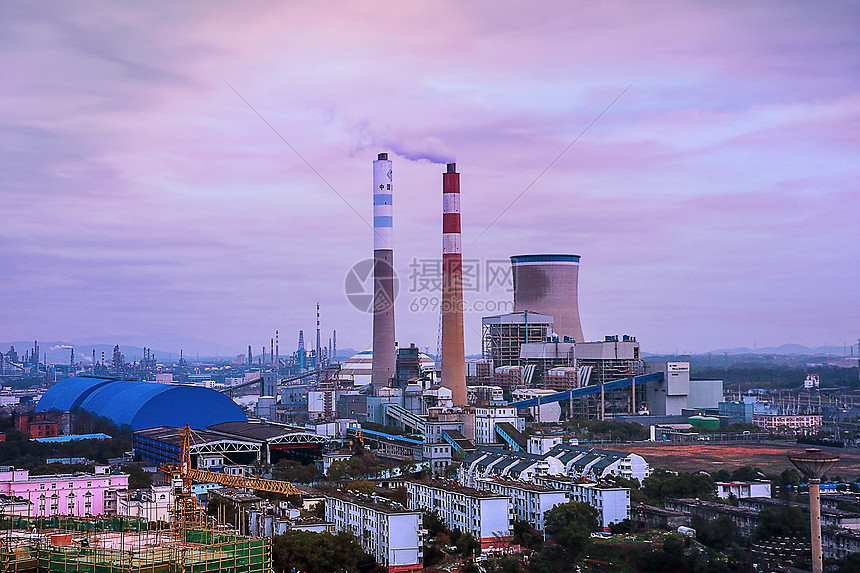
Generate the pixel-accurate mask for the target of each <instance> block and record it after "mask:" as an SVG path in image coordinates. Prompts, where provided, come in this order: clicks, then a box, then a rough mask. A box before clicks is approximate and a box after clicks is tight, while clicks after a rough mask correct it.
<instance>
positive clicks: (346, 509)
mask: <svg viewBox="0 0 860 573" xmlns="http://www.w3.org/2000/svg"><path fill="white" fill-rule="evenodd" d="M325 517H326V521H328V522H329V523H332V524H334V528H335V530H336V531H346V532H348V533H351V534H352V535H353V536H355V538H356V539H357V540H358V542H359V544H360V545H361V546H362V547H363V548H364V550H365V551H367V552H368V553H370V554H371V555H373V556H374V557H375V558H376V562H377V563H378V564H379V565H380V566H382V567H384V568H386V570H387V571H388V572H389V573H418V572H419V571H421V570H422V568H423V557H424V555H423V550H422V545H423V541H424V539H423V533H422V531H423V529H422V515H421V512H420V511H412V510H407V509H405V508H403V507H402V506H400V507H398V506H397V505H396V504H390V503H386V502H385V501H384V499H383V498H379V497H377V496H367V495H362V496H352V495H346V494H326V498H325Z"/></svg>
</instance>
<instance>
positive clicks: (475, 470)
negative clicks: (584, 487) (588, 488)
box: [458, 444, 651, 487]
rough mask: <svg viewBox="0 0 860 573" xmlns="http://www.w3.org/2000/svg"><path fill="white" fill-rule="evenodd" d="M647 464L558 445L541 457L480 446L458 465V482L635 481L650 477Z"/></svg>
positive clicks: (615, 454)
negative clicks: (543, 479)
mask: <svg viewBox="0 0 860 573" xmlns="http://www.w3.org/2000/svg"><path fill="white" fill-rule="evenodd" d="M650 473H651V470H650V467H649V466H648V462H646V461H645V459H644V458H643V457H642V456H640V455H637V454H633V453H629V452H615V451H611V450H599V449H595V448H589V447H585V446H572V445H567V444H558V445H556V446H554V447H553V448H552V449H551V450H549V451H548V452H546V453H543V454H528V453H525V452H514V451H510V450H505V449H502V448H499V447H492V446H482V447H480V448H478V449H477V450H476V451H475V452H473V453H472V454H470V455H469V456H468V457H467V458H466V459H465V460H463V464H462V465H461V466H460V470H459V473H458V477H459V480H460V483H462V484H463V485H466V486H469V487H478V486H477V485H475V480H477V479H480V478H487V477H491V476H500V477H509V478H512V479H519V480H524V481H531V480H532V479H534V477H535V476H545V475H559V476H567V477H570V478H575V479H581V478H585V479H587V480H588V481H594V482H601V481H604V480H606V479H607V478H608V477H610V476H621V477H624V478H628V479H629V478H636V479H638V480H639V481H640V482H641V481H642V480H643V479H645V478H646V477H648V475H650Z"/></svg>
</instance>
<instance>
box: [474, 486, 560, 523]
mask: <svg viewBox="0 0 860 573" xmlns="http://www.w3.org/2000/svg"><path fill="white" fill-rule="evenodd" d="M477 487H478V489H485V490H487V491H491V492H493V493H497V494H501V495H504V496H507V497H509V498H510V499H511V507H512V509H513V517H514V519H518V520H523V521H528V522H529V523H530V524H531V525H532V527H534V528H535V529H537V530H538V531H543V529H544V526H545V520H546V512H547V511H549V510H550V509H552V508H553V507H555V506H556V505H558V504H560V503H566V502H567V494H566V493H565V492H563V491H561V490H556V489H550V488H548V487H542V486H539V485H535V484H533V483H528V482H524V481H515V480H504V479H500V478H496V477H494V478H482V479H479V480H477Z"/></svg>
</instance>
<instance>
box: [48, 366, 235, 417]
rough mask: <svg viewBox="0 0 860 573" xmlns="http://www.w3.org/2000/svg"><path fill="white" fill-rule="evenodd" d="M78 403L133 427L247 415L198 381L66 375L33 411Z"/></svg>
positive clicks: (75, 405) (60, 408)
mask: <svg viewBox="0 0 860 573" xmlns="http://www.w3.org/2000/svg"><path fill="white" fill-rule="evenodd" d="M76 407H80V408H82V409H84V410H86V411H88V412H92V413H93V414H96V415H98V416H104V417H105V418H108V419H110V420H111V421H113V422H114V423H115V424H116V425H117V426H122V425H125V424H127V425H129V426H131V428H132V430H143V429H147V428H154V427H156V426H173V427H177V426H184V425H185V424H188V425H189V426H190V427H192V428H195V429H204V428H206V427H207V426H211V425H215V424H220V423H222V422H236V421H242V422H244V421H246V420H247V417H246V416H245V413H244V412H243V411H242V408H240V407H239V406H238V405H237V404H236V403H235V402H233V400H231V399H230V398H228V397H227V396H225V395H224V394H221V393H220V392H216V391H215V390H211V389H209V388H203V387H202V386H181V385H173V384H157V383H154V382H141V381H135V380H114V379H108V378H84V377H76V378H68V379H66V380H63V381H61V382H58V383H57V384H55V385H54V386H53V387H51V388H50V389H49V390H48V391H47V392H45V395H44V396H43V397H42V399H41V400H39V404H38V405H37V407H36V411H37V412H44V411H47V410H61V411H64V412H67V411H70V410H72V409H74V408H76Z"/></svg>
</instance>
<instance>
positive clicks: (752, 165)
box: [0, 1, 860, 355]
mask: <svg viewBox="0 0 860 573" xmlns="http://www.w3.org/2000/svg"><path fill="white" fill-rule="evenodd" d="M858 23H860V6H858V5H856V4H854V3H850V2H832V3H827V4H810V3H805V2H796V1H788V2H775V1H771V2H758V3H754V4H750V3H748V2H740V1H734V2H721V3H695V2H665V3H659V4H653V5H648V4H642V3H635V2H614V3H608V2H601V3H584V2H581V3H580V2H577V3H570V2H546V3H541V4H538V5H521V4H517V3H509V4H507V3H496V2H494V3H489V2H475V3H469V4H465V5H464V4H460V3H453V2H436V3H432V4H405V5H389V4H382V3H378V4H376V3H338V4H335V5H318V4H283V3H275V2H263V3H258V4H254V5H253V6H252V7H250V6H248V5H238V4H230V3H209V4H205V5H203V4H192V3H186V2H180V3H167V2H153V3H146V4H137V5H117V4H113V3H107V2H104V3H88V4H86V5H84V4H78V3H76V2H69V3H62V4H50V5H39V4H31V3H24V2H5V3H3V4H0V70H2V72H0V73H2V75H3V77H4V79H5V81H4V90H3V93H2V94H0V99H2V101H3V104H4V105H3V106H2V107H0V144H2V151H0V200H2V207H0V213H2V220H0V249H2V251H1V252H2V254H0V338H2V339H6V340H31V339H34V338H38V339H40V340H42V339H44V340H46V341H54V340H57V341H59V340H63V341H75V340H81V339H95V338H99V339H106V338H108V337H140V338H139V339H137V343H138V344H141V345H149V344H151V345H152V346H153V347H157V346H158V345H159V344H161V343H160V342H159V338H158V337H167V339H169V337H170V336H173V337H176V338H178V339H180V338H198V339H202V340H205V341H211V342H212V343H215V344H218V345H220V346H223V347H224V349H225V352H224V354H225V355H227V354H229V353H236V354H238V353H239V352H247V346H248V345H249V344H250V345H252V347H253V348H254V352H255V353H257V352H258V351H259V349H260V348H261V347H262V346H263V345H265V344H268V341H269V339H270V338H271V337H273V336H274V332H275V330H276V329H277V330H279V331H280V344H281V348H282V349H283V348H287V349H289V352H292V350H293V349H294V347H295V343H296V339H297V335H298V331H299V330H300V329H303V330H304V332H305V336H306V337H310V338H313V336H314V335H313V334H312V333H313V330H314V329H315V327H316V314H315V305H316V303H317V302H319V303H320V305H321V312H322V338H323V341H324V342H323V344H324V345H325V341H327V340H328V337H329V336H330V335H331V331H332V330H334V329H336V330H337V333H338V346H339V347H343V348H346V347H351V348H355V349H357V350H363V349H366V348H369V347H370V345H371V315H370V314H368V313H366V312H361V311H360V310H358V309H357V308H356V307H355V306H353V304H351V303H350V301H349V300H348V299H347V297H346V295H345V294H344V281H345V278H346V276H347V273H349V272H350V269H351V268H353V266H354V265H356V264H358V263H360V262H361V261H363V260H366V259H370V258H371V257H372V256H373V234H372V230H371V228H370V225H369V222H370V221H371V220H372V219H371V217H372V195H371V193H372V180H371V164H372V160H373V159H375V158H376V157H377V154H378V153H388V154H389V158H390V159H391V160H392V161H393V170H394V173H395V174H396V175H395V182H396V187H395V192H394V221H395V223H394V229H393V234H394V241H395V245H396V246H395V250H394V266H395V270H396V272H397V275H398V276H399V279H400V293H399V296H398V298H397V301H396V317H397V324H396V329H397V330H396V332H397V340H398V342H399V343H400V344H401V345H402V346H407V345H408V344H409V343H411V342H415V343H416V345H418V346H419V347H420V348H422V349H424V348H425V347H427V348H429V349H430V350H431V353H433V352H435V349H436V345H437V335H438V328H439V309H438V303H435V304H434V300H433V299H434V296H435V297H436V298H438V296H439V292H437V291H435V290H434V289H433V282H432V278H433V277H432V276H431V275H432V266H433V264H432V263H433V261H437V260H438V259H440V257H441V229H442V223H441V219H442V217H441V213H442V211H441V202H442V198H441V195H442V191H441V188H442V173H443V171H444V170H445V166H444V165H443V163H444V162H446V161H454V160H456V162H457V169H458V171H459V172H460V173H461V174H462V176H461V177H462V183H461V185H462V209H461V212H462V233H463V248H462V251H463V258H464V261H466V262H471V264H473V266H474V268H475V269H477V270H476V273H477V274H476V275H475V276H476V277H477V278H479V279H480V280H479V281H478V282H477V283H474V284H473V285H472V286H473V287H474V288H472V289H471V290H469V289H468V288H467V290H466V293H465V298H466V304H467V307H468V308H469V309H470V310H468V311H467V312H466V315H465V330H466V352H467V353H469V354H475V353H478V352H480V332H481V316H482V315H483V314H499V313H501V312H507V311H509V310H510V308H509V307H508V306H506V305H507V304H508V303H509V302H510V301H511V294H510V292H508V290H509V289H508V288H507V285H506V283H505V282H504V280H503V279H504V276H503V275H500V274H499V273H500V272H503V269H504V268H505V265H506V264H508V265H509V257H510V256H511V255H521V254H534V253H569V254H577V255H581V257H582V260H581V267H580V275H579V301H580V314H581V318H582V327H583V330H584V332H585V337H586V338H587V339H589V340H595V339H602V337H603V336H604V335H607V334H630V335H633V336H636V337H637V339H638V340H639V341H640V343H641V345H642V349H643V351H645V352H651V353H660V352H672V351H674V350H675V349H678V350H679V351H682V352H707V351H712V350H715V349H718V348H731V347H738V346H747V347H750V348H752V347H753V346H758V347H767V346H779V345H781V344H785V343H794V344H801V345H805V346H810V347H815V346H825V345H832V346H837V347H839V346H842V345H844V344H847V345H853V344H856V343H857V338H858V336H860V328H858V326H857V325H858V324H860V304H858V302H857V298H858V297H857V291H858V288H857V285H858V284H860V271H858V265H857V264H856V262H857V261H858V260H860V245H858V241H857V232H856V227H857V223H856V221H857V218H858V213H860V192H858V191H860V190H858V185H860V183H858V181H860V177H858V175H860V173H858V172H860V161H857V158H858V157H860V155H858V151H860V76H858V75H857V73H856V70H857V69H860V38H858V37H857V34H856V30H857V25H858ZM234 90H235V91H234ZM613 102H614V103H613ZM249 106H250V107H249ZM252 108H253V109H252ZM258 114H259V115H258ZM267 124H268V125H267ZM273 130H275V131H277V134H276V133H274V132H273ZM291 147H292V148H293V149H291ZM294 150H295V151H294ZM296 152H298V154H300V155H301V157H299V155H297V153H296ZM488 282H489V283H490V284H488ZM476 308H482V309H485V310H484V311H480V310H473V309H476ZM310 338H306V340H307V339H310ZM150 341H151V342H150ZM267 348H268V347H267ZM226 349H231V352H226ZM5 350H7V349H6V348H2V349H0V351H5ZM23 350H25V349H21V348H19V349H18V351H19V352H21V351H23Z"/></svg>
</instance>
